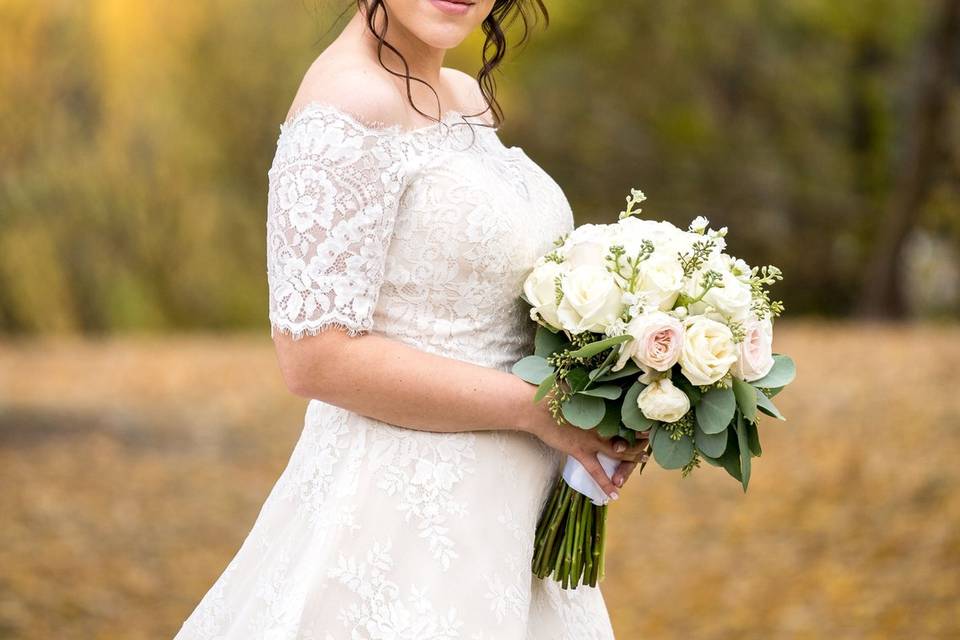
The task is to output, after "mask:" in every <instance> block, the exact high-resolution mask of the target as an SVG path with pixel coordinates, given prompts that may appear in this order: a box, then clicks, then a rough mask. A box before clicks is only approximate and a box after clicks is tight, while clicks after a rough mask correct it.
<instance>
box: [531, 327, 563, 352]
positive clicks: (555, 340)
mask: <svg viewBox="0 0 960 640" xmlns="http://www.w3.org/2000/svg"><path fill="white" fill-rule="evenodd" d="M565 344H567V337H566V336H565V335H564V334H563V333H562V332H560V331H557V332H556V333H554V332H553V331H550V329H547V328H546V327H545V326H543V325H542V324H538V325H537V334H536V336H535V337H534V339H533V353H534V355H537V356H540V357H541V358H546V357H547V356H549V355H550V354H552V353H554V352H556V351H559V350H560V348H561V347H563V346H564V345H565Z"/></svg>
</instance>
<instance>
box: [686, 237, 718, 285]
mask: <svg viewBox="0 0 960 640" xmlns="http://www.w3.org/2000/svg"><path fill="white" fill-rule="evenodd" d="M716 246H717V241H716V240H714V239H713V238H707V239H706V240H697V241H696V242H694V243H693V245H692V246H691V247H690V249H691V251H678V252H677V259H678V260H679V262H680V266H682V267H683V276H684V277H685V278H689V277H690V276H692V275H693V274H694V273H696V271H697V269H699V268H700V267H701V266H703V263H704V261H706V259H707V258H709V257H710V253H711V252H712V251H713V249H714V248H715V247H716Z"/></svg>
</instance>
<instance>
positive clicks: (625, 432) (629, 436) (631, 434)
mask: <svg viewBox="0 0 960 640" xmlns="http://www.w3.org/2000/svg"><path fill="white" fill-rule="evenodd" d="M617 435H619V436H620V437H621V438H623V439H624V440H626V441H627V442H628V443H629V444H630V446H631V447H632V446H633V445H635V444H637V432H636V431H634V430H633V429H627V428H626V427H624V426H623V425H621V426H620V433H619V434H617Z"/></svg>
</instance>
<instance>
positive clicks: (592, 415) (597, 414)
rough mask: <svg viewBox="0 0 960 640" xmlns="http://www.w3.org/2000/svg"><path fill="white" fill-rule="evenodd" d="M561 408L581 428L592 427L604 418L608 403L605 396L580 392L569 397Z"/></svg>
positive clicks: (569, 419)
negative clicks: (600, 396)
mask: <svg viewBox="0 0 960 640" xmlns="http://www.w3.org/2000/svg"><path fill="white" fill-rule="evenodd" d="M560 410H561V412H562V413H563V417H564V418H566V420H567V422H569V423H570V424H572V425H574V426H576V427H580V428H581V429H592V428H593V427H595V426H597V425H598V424H599V423H600V421H601V420H603V416H604V414H605V413H606V404H605V403H604V401H603V398H597V397H595V396H585V395H582V394H579V393H578V394H576V395H574V396H571V397H570V398H569V399H567V401H566V402H564V403H563V404H562V405H561V406H560Z"/></svg>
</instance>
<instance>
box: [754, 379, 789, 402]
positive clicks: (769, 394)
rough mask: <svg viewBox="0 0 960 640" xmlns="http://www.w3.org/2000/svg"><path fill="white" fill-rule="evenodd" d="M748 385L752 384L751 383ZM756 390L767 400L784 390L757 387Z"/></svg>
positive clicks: (781, 388) (780, 388)
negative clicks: (761, 392) (764, 395)
mask: <svg viewBox="0 0 960 640" xmlns="http://www.w3.org/2000/svg"><path fill="white" fill-rule="evenodd" d="M750 384H753V383H752V382H751V383H750ZM757 388H758V389H761V390H762V391H763V393H764V394H766V396H767V397H768V398H772V397H773V396H775V395H777V394H778V393H780V392H781V391H783V389H784V387H757Z"/></svg>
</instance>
